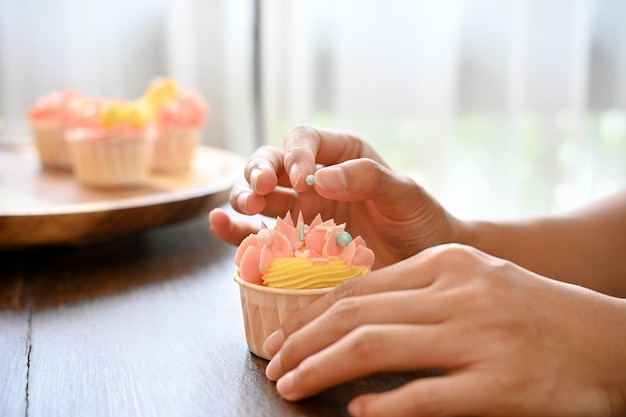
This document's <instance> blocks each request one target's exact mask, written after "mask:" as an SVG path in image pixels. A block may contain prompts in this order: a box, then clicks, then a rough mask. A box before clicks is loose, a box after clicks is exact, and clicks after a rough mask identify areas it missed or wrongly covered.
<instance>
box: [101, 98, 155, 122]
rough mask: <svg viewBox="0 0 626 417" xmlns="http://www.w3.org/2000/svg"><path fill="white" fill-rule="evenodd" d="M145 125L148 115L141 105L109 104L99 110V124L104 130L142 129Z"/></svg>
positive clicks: (130, 103)
mask: <svg viewBox="0 0 626 417" xmlns="http://www.w3.org/2000/svg"><path fill="white" fill-rule="evenodd" d="M147 123H148V114H147V112H146V108H145V107H144V106H143V105H141V103H133V102H129V103H126V102H123V103H110V104H107V105H105V106H104V107H103V108H102V110H100V124H101V125H102V126H103V127H106V128H114V127H133V128H143V127H145V126H146V125H147Z"/></svg>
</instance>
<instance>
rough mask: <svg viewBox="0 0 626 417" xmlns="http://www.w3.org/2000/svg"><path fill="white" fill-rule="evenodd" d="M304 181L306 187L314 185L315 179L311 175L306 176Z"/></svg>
mask: <svg viewBox="0 0 626 417" xmlns="http://www.w3.org/2000/svg"><path fill="white" fill-rule="evenodd" d="M304 181H305V182H306V185H313V184H315V177H314V176H313V175H307V176H306V179H305V180H304Z"/></svg>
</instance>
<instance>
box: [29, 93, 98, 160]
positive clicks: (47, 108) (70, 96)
mask: <svg viewBox="0 0 626 417" xmlns="http://www.w3.org/2000/svg"><path fill="white" fill-rule="evenodd" d="M85 99H86V98H85V96H83V95H82V94H81V93H78V92H76V91H72V90H65V91H53V92H50V93H48V94H45V95H43V96H41V97H39V98H38V99H37V101H36V102H35V104H34V105H33V106H32V107H31V108H30V109H29V110H28V114H27V120H28V125H29V127H30V131H31V134H32V136H33V139H34V142H35V147H36V149H37V153H38V155H39V159H40V161H41V165H42V166H43V167H44V168H52V169H62V170H70V169H71V162H70V154H69V150H68V148H67V144H66V143H65V140H64V134H65V131H66V129H67V128H68V127H69V124H70V122H71V119H72V116H73V113H74V112H75V111H76V110H77V109H79V108H80V107H81V106H82V105H83V104H84V101H85Z"/></svg>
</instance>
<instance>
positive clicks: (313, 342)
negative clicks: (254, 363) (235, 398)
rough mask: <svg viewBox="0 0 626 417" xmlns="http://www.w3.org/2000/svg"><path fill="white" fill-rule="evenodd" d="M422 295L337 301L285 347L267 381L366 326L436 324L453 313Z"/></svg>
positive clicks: (404, 293)
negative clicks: (424, 298)
mask: <svg viewBox="0 0 626 417" xmlns="http://www.w3.org/2000/svg"><path fill="white" fill-rule="evenodd" d="M423 292H424V291H423V290H408V291H390V292H386V293H382V294H376V295H365V296H359V297H349V298H344V299H341V300H339V301H337V302H336V303H334V304H333V305H332V306H331V307H330V308H329V309H328V310H327V311H326V312H325V313H324V314H322V315H321V316H319V317H317V318H316V319H314V320H313V321H311V323H309V324H308V325H307V326H305V327H303V328H302V329H301V330H300V331H299V332H297V333H295V334H293V335H292V336H291V337H290V338H289V339H288V340H287V341H286V342H285V343H284V345H283V346H282V349H281V350H280V353H278V354H277V355H276V356H274V357H273V358H272V361H271V362H270V364H269V365H268V367H267V368H266V371H265V372H266V375H267V377H268V378H269V379H271V380H277V379H278V378H280V377H281V376H282V375H283V373H284V371H288V370H290V369H293V368H295V367H296V366H297V365H298V364H299V363H300V362H301V361H302V360H303V358H306V357H308V356H310V355H313V354H314V353H316V352H319V351H321V350H323V349H324V348H326V347H328V346H330V345H331V344H333V343H335V342H336V341H337V340H339V339H341V338H342V337H344V336H345V335H347V334H348V333H350V332H351V331H353V330H354V329H356V328H358V327H359V326H361V325H364V324H416V323H419V324H433V323H439V322H441V321H443V320H445V319H447V318H448V317H449V315H450V310H449V309H446V308H445V307H444V306H442V305H441V303H438V302H436V301H433V300H432V299H428V300H423V301H420V297H422V298H423V297H429V296H428V295H425V294H423Z"/></svg>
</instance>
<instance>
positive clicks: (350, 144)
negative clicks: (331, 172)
mask: <svg viewBox="0 0 626 417" xmlns="http://www.w3.org/2000/svg"><path fill="white" fill-rule="evenodd" d="M358 158H369V159H372V160H375V161H377V162H379V163H380V164H384V162H383V160H382V158H381V157H380V156H379V155H378V154H377V153H376V151H374V149H373V148H372V147H371V146H370V145H369V144H368V143H367V142H364V141H363V140H361V139H359V138H357V137H356V136H352V135H350V134H348V133H345V132H339V131H333V130H328V129H321V128H313V127H310V126H299V127H296V128H295V129H293V130H291V131H290V132H289V133H288V134H287V137H286V138H285V158H284V165H285V171H286V172H287V173H288V174H289V179H290V181H291V185H292V187H293V188H294V190H296V191H304V190H306V189H307V185H306V182H305V179H306V176H307V175H309V174H313V173H314V172H315V166H316V164H322V165H335V164H338V163H341V162H344V161H347V160H350V159H358Z"/></svg>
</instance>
